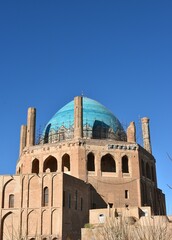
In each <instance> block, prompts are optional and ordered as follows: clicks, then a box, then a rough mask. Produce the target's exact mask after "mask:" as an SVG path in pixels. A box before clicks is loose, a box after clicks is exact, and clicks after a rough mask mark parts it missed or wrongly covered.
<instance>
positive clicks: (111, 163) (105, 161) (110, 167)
mask: <svg viewBox="0 0 172 240" xmlns="http://www.w3.org/2000/svg"><path fill="white" fill-rule="evenodd" d="M101 171H102V172H116V163H115V160H114V158H113V157H112V155H111V154H109V153H108V154H106V155H104V156H103V157H102V158H101Z"/></svg>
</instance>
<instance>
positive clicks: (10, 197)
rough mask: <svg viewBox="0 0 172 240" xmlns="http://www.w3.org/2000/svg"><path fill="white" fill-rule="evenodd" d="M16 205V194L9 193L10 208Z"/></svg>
mask: <svg viewBox="0 0 172 240" xmlns="http://www.w3.org/2000/svg"><path fill="white" fill-rule="evenodd" d="M13 207H14V194H10V195H9V208H13Z"/></svg>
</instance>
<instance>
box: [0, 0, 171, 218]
mask: <svg viewBox="0 0 172 240" xmlns="http://www.w3.org/2000/svg"><path fill="white" fill-rule="evenodd" d="M0 84H1V85H0V98H1V100H0V112H1V117H0V132H1V141H0V153H1V154H0V174H13V173H15V165H16V161H17V159H18V152H19V136H20V126H21V125H22V124H26V115H27V109H28V107H36V109H37V131H39V129H42V128H43V127H44V125H45V124H46V123H47V122H48V120H49V119H50V118H51V117H52V116H53V115H54V114H55V112H56V111H57V110H59V109H60V108H61V107H62V106H64V105H65V104H66V103H68V102H69V101H71V100H73V98H74V96H77V95H81V93H82V92H83V94H84V95H85V96H87V97H90V98H92V99H95V100H97V101H99V102H100V103H102V104H103V105H105V106H106V107H107V108H108V109H109V110H111V111H112V112H113V113H114V115H115V116H117V117H118V119H119V120H120V121H121V122H122V123H123V124H124V126H125V127H126V126H127V125H128V124H129V123H130V122H131V121H135V123H136V126H137V140H138V142H139V143H140V144H142V141H141V126H140V118H141V117H145V116H147V117H149V118H150V132H151V142H152V150H153V155H154V157H155V158H156V164H157V177H158V187H159V188H161V189H162V190H163V192H164V193H165V195H166V204H167V211H168V214H172V190H171V189H170V188H169V187H168V186H167V184H169V185H170V184H171V186H172V178H171V175H172V161H171V160H170V159H169V158H168V155H167V154H169V155H170V156H172V110H171V103H172V1H171V0H169V1H168V0H163V1H162V0H144V1H141V0H135V1H133V0H107V1H105V0H61V1H60V0H46V1H45V0H25V1H23V0H17V1H15V0H11V1H9V0H1V1H0Z"/></svg>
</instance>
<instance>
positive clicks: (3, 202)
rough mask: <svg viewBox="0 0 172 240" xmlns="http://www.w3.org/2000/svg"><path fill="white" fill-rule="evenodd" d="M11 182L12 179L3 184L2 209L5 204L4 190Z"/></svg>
mask: <svg viewBox="0 0 172 240" xmlns="http://www.w3.org/2000/svg"><path fill="white" fill-rule="evenodd" d="M11 181H14V179H13V178H11V179H10V180H8V181H7V182H6V183H5V184H4V187H3V190H2V208H4V204H5V189H6V187H7V185H8V184H9V183H10V182H11Z"/></svg>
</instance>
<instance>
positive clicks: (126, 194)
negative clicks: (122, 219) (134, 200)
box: [125, 190, 129, 199]
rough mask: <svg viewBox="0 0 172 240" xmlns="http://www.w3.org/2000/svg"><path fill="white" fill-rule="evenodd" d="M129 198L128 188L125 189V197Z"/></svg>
mask: <svg viewBox="0 0 172 240" xmlns="http://www.w3.org/2000/svg"><path fill="white" fill-rule="evenodd" d="M128 198H129V192H128V190H125V199H128Z"/></svg>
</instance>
